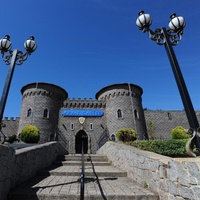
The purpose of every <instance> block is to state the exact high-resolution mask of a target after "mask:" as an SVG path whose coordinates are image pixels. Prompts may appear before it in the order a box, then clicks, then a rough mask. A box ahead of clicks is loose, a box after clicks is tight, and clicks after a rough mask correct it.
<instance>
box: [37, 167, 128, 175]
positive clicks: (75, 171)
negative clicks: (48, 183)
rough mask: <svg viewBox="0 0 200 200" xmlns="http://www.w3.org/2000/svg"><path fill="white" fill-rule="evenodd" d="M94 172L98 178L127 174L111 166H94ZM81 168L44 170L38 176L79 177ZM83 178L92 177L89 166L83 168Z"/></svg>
mask: <svg viewBox="0 0 200 200" xmlns="http://www.w3.org/2000/svg"><path fill="white" fill-rule="evenodd" d="M95 172H96V174H97V175H98V176H100V177H102V176H105V177H106V176H112V177H125V176H127V172H125V171H122V170H119V169H118V168H115V167H113V166H95ZM80 173H81V166H59V167H56V168H52V167H50V168H46V169H43V170H40V171H39V174H45V175H54V176H79V175H80ZM85 176H94V172H93V169H92V167H91V166H85Z"/></svg>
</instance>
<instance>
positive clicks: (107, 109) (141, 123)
mask: <svg viewBox="0 0 200 200" xmlns="http://www.w3.org/2000/svg"><path fill="white" fill-rule="evenodd" d="M21 93H22V95H23V100H22V107H21V113H20V118H16V119H15V118H10V119H8V118H4V119H3V122H4V123H5V124H6V127H5V128H3V129H2V131H3V132H4V133H5V135H7V136H11V135H13V134H19V133H20V132H21V130H22V129H23V128H24V127H25V126H26V125H28V124H32V125H35V126H37V127H38V128H39V130H40V132H41V141H40V142H41V143H43V142H47V141H49V140H51V139H52V138H53V139H56V137H57V138H58V137H59V139H60V140H59V141H60V142H62V143H63V145H64V146H66V147H67V148H69V149H71V144H72V143H74V141H75V136H76V134H77V132H78V131H79V130H84V131H85V132H86V134H87V135H88V136H89V137H90V140H91V141H89V142H90V143H91V145H92V147H93V149H92V151H93V152H95V151H96V150H97V149H98V148H99V147H100V146H101V145H102V144H104V143H105V141H106V139H108V138H110V137H111V135H112V134H115V133H116V132H117V130H119V129H120V128H123V127H130V128H133V129H135V130H136V131H137V133H138V136H139V137H138V138H139V139H146V138H147V135H146V133H147V131H148V135H149V138H150V139H167V138H169V137H170V131H171V130H172V129H173V128H175V127H176V126H183V127H184V128H185V129H188V128H189V125H188V121H187V118H186V114H185V112H184V111H162V110H143V107H142V93H143V91H142V88H140V87H139V86H137V85H134V84H128V83H122V84H114V85H110V86H107V87H104V88H102V89H101V90H100V91H99V92H97V93H96V100H92V99H91V98H89V99H80V98H78V99H75V98H73V99H69V98H68V93H67V92H66V91H65V90H64V89H62V88H60V87H58V86H56V85H53V84H48V83H31V84H28V85H25V86H24V87H22V89H21ZM29 109H30V110H31V113H29V114H30V115H28V110H29ZM45 109H46V110H47V111H48V114H47V116H44V111H45ZM63 109H69V110H79V109H82V110H102V111H103V112H104V115H103V116H101V117H85V118H86V121H85V123H84V126H81V125H80V122H79V121H78V118H79V117H63V116H62V114H61V112H62V110H63ZM118 110H121V111H122V117H120V118H119V117H118V116H117V115H118V113H117V111H118ZM196 114H197V118H198V119H199V120H200V111H197V112H196ZM72 124H73V126H74V128H73V130H71V129H72V128H71V125H72ZM91 124H92V126H93V128H92V130H91ZM96 142H98V144H96ZM70 143H71V144H70ZM73 145H74V144H73Z"/></svg>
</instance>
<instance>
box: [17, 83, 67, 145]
mask: <svg viewBox="0 0 200 200" xmlns="http://www.w3.org/2000/svg"><path fill="white" fill-rule="evenodd" d="M21 93H22V95H23V99H22V107H21V113H20V121H19V128H18V133H20V132H21V130H22V129H23V128H24V127H25V126H26V125H28V124H31V125H34V126H36V127H37V128H38V129H39V131H40V133H41V137H40V143H43V142H47V141H49V140H51V138H52V137H54V134H55V129H56V127H57V125H58V118H59V110H60V108H61V107H62V104H63V101H64V100H65V99H67V97H68V93H67V92H66V91H65V90H64V89H63V88H61V87H59V86H56V85H53V84H49V83H42V82H39V83H31V84H28V85H25V86H24V87H22V89H21Z"/></svg>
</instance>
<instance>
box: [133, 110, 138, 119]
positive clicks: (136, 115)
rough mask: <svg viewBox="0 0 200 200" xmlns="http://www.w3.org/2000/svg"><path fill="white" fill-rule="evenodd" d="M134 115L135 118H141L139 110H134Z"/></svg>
mask: <svg viewBox="0 0 200 200" xmlns="http://www.w3.org/2000/svg"><path fill="white" fill-rule="evenodd" d="M134 116H135V119H139V114H138V111H137V110H134Z"/></svg>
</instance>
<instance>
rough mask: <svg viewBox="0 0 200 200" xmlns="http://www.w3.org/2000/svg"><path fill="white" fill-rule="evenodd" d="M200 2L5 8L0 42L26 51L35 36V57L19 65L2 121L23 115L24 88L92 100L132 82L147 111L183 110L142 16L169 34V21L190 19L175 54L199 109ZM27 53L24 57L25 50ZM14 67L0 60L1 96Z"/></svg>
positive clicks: (86, 1) (49, 2) (69, 0)
mask: <svg viewBox="0 0 200 200" xmlns="http://www.w3.org/2000/svg"><path fill="white" fill-rule="evenodd" d="M199 8H200V3H199V0H168V1H166V0H57V1H55V0H41V1H27V0H20V1H16V0H8V1H2V2H1V5H0V19H1V28H0V37H4V35H5V34H9V35H10V37H11V42H12V47H13V49H19V50H23V49H24V48H23V43H24V41H25V40H26V39H27V38H28V37H29V36H30V35H34V36H35V40H36V42H37V45H38V48H37V50H36V51H35V52H34V53H33V54H32V55H31V56H30V57H29V58H28V60H27V61H25V62H24V64H23V65H21V66H16V69H15V72H14V75H13V79H12V84H11V87H10V91H9V96H8V100H7V104H6V108H5V112H4V117H18V116H20V108H21V103H22V95H21V93H20V89H21V88H22V87H23V86H24V85H26V84H29V83H32V82H47V83H52V84H55V85H58V86H60V87H62V88H64V89H65V90H66V91H67V92H68V94H69V98H73V97H74V98H82V99H83V98H93V99H95V94H96V93H97V92H98V91H99V90H100V89H101V88H103V87H106V86H108V85H111V84H115V83H125V82H126V83H133V84H136V85H139V86H140V87H142V88H143V92H144V93H143V96H142V99H143V102H142V104H143V107H144V108H148V109H151V110H157V109H161V110H182V109H183V105H182V101H181V98H180V95H179V91H178V89H177V85H176V82H175V79H174V76H173V73H172V69H171V66H170V63H169V60H168V57H167V54H166V52H165V48H164V46H158V45H157V44H156V43H155V42H153V41H151V40H150V39H149V38H148V35H147V34H146V33H142V32H141V31H139V30H138V28H137V27H136V25H135V22H136V19H137V17H138V12H139V11H140V10H144V11H145V12H146V13H149V14H151V17H152V20H153V23H152V25H151V28H152V29H153V30H155V29H156V28H161V27H168V22H169V21H170V15H171V14H172V13H177V15H181V16H183V17H184V18H185V20H186V27H185V29H184V35H183V38H182V40H181V42H180V43H179V44H178V45H177V46H175V47H174V50H175V53H176V56H177V59H178V61H179V64H180V67H181V70H182V73H183V76H184V79H185V82H186V85H187V88H188V91H189V94H190V97H191V99H192V102H193V106H194V109H195V110H199V109H200V92H199V91H200V78H199V74H200V37H199V35H200V24H199ZM23 51H24V50H23ZM8 69H9V66H7V65H5V63H4V62H3V61H2V59H0V95H1V93H2V90H3V87H4V83H5V80H6V76H7V73H8Z"/></svg>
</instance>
